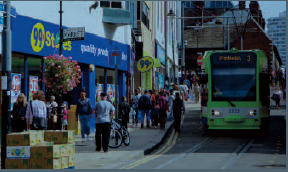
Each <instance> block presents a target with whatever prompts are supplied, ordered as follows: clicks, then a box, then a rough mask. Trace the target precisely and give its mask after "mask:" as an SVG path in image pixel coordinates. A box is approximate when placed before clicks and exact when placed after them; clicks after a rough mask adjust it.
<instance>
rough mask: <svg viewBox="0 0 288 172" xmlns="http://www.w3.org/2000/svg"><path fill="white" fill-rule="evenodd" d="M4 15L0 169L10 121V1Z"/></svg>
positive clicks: (4, 156)
mask: <svg viewBox="0 0 288 172" xmlns="http://www.w3.org/2000/svg"><path fill="white" fill-rule="evenodd" d="M3 3H4V5H5V13H3V16H4V17H3V19H4V22H3V31H2V76H1V79H2V96H3V97H2V100H3V101H2V121H1V123H2V124H1V132H2V133H1V134H2V138H1V145H2V146H1V169H5V159H6V149H7V142H6V140H7V134H8V133H9V130H10V126H11V125H10V121H11V120H10V119H11V54H12V49H11V47H12V43H11V38H12V37H11V35H12V34H11V22H10V21H11V20H10V16H11V14H10V9H11V6H10V3H11V2H10V1H4V2H3Z"/></svg>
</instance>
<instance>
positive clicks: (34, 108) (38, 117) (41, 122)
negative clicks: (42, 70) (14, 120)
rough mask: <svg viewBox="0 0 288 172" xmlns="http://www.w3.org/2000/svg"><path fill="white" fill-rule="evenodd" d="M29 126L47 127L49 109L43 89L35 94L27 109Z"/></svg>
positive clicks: (31, 128)
mask: <svg viewBox="0 0 288 172" xmlns="http://www.w3.org/2000/svg"><path fill="white" fill-rule="evenodd" d="M26 120H27V128H28V129H30V130H46V129H47V109H46V104H45V95H44V93H43V91H42V90H39V91H37V92H36V93H35V94H34V95H33V100H31V101H30V102H29V104H28V105H27V109H26Z"/></svg>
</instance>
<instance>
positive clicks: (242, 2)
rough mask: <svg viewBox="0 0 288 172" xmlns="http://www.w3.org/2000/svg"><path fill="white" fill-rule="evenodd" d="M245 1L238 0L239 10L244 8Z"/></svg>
mask: <svg viewBox="0 0 288 172" xmlns="http://www.w3.org/2000/svg"><path fill="white" fill-rule="evenodd" d="M245 8H246V1H239V10H245Z"/></svg>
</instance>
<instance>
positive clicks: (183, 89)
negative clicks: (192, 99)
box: [179, 82, 189, 100]
mask: <svg viewBox="0 0 288 172" xmlns="http://www.w3.org/2000/svg"><path fill="white" fill-rule="evenodd" d="M188 90H189V89H188V87H187V85H186V83H185V82H183V84H182V85H179V91H180V94H181V97H182V100H184V99H185V94H186V93H187V92H188Z"/></svg>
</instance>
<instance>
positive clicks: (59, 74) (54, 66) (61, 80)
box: [43, 54, 82, 95]
mask: <svg viewBox="0 0 288 172" xmlns="http://www.w3.org/2000/svg"><path fill="white" fill-rule="evenodd" d="M71 60H72V57H69V58H68V57H64V56H59V55H58V54H55V55H53V56H51V55H49V56H47V58H46V59H45V60H44V62H45V70H44V75H45V77H46V78H47V79H48V82H47V80H46V78H44V79H43V83H45V86H46V87H47V89H48V90H49V91H51V92H52V94H53V95H59V94H60V90H62V91H63V93H64V92H65V93H64V94H67V91H69V90H71V89H73V88H74V87H77V83H80V81H79V79H78V77H79V76H80V75H82V72H81V68H80V66H79V65H77V64H78V63H77V62H76V61H75V60H73V61H71ZM54 78H55V79H54Z"/></svg>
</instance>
